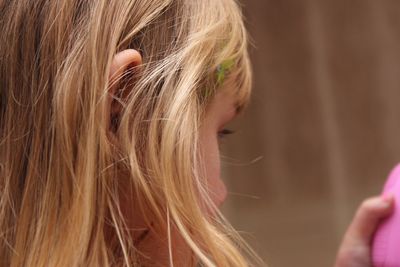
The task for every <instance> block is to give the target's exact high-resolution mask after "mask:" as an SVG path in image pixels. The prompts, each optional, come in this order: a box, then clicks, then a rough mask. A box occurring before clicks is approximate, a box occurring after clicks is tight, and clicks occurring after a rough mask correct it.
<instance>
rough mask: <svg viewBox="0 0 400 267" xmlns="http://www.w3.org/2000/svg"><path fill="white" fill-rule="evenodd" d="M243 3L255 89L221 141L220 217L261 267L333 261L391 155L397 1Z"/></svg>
mask: <svg viewBox="0 0 400 267" xmlns="http://www.w3.org/2000/svg"><path fill="white" fill-rule="evenodd" d="M242 3H243V5H244V10H245V15H246V18H247V23H248V28H249V31H250V33H251V36H252V38H253V40H254V46H255V47H254V48H253V49H252V58H253V63H254V72H255V86H254V93H253V99H252V104H251V106H250V107H249V109H248V110H247V112H246V113H245V114H244V116H242V117H241V118H240V119H239V121H237V122H236V123H234V124H233V125H232V126H231V128H233V129H234V130H236V131H237V133H236V134H235V135H234V136H232V137H229V139H228V141H227V142H226V143H225V144H224V145H223V146H224V148H223V151H224V153H223V155H224V156H223V161H224V164H223V168H224V169H223V170H224V176H225V177H226V182H227V183H228V187H229V190H230V192H231V193H230V196H229V200H228V201H227V203H226V205H225V207H224V209H225V213H226V214H227V215H228V217H229V219H230V220H231V221H232V223H233V225H234V226H235V227H236V228H237V229H238V230H240V231H243V232H244V236H245V237H246V238H247V239H248V240H249V241H250V243H251V244H252V245H253V246H254V247H255V248H256V250H257V251H258V252H259V253H260V255H261V256H262V257H263V258H264V259H265V260H266V261H267V263H269V265H270V266H272V267H275V266H276V267H323V266H332V265H333V262H334V258H335V254H336V250H337V247H338V244H339V242H340V239H341V237H342V235H343V233H344V231H345V229H346V227H347V225H348V223H349V222H350V220H351V217H352V215H353V213H354V211H355V209H356V207H357V206H358V205H359V203H360V202H361V201H362V200H363V199H364V198H366V197H368V196H371V195H375V194H378V193H379V192H380V190H381V187H382V184H383V182H384V180H385V178H386V175H387V174H388V172H389V170H390V169H391V168H392V167H393V166H394V165H395V164H396V163H397V162H400V1H398V0H352V1H346V0H340V1H336V0H330V1H328V0H326V1H322V0H314V1H312V0H301V1H299V0H292V1H289V0H242ZM260 157H262V158H260Z"/></svg>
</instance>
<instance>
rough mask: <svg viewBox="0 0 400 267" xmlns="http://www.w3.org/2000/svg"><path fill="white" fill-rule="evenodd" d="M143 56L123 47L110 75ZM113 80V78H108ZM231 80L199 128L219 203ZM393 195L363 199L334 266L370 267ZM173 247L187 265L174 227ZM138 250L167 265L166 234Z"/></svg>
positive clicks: (114, 108) (133, 219) (139, 222)
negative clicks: (221, 150) (375, 237)
mask: <svg viewBox="0 0 400 267" xmlns="http://www.w3.org/2000/svg"><path fill="white" fill-rule="evenodd" d="M141 63H142V58H141V56H140V54H139V53H138V52H137V51H136V50H133V49H129V50H124V51H121V52H119V53H118V54H116V55H115V57H114V60H113V62H112V66H111V69H110V77H111V78H113V77H117V76H118V75H120V74H121V73H122V72H123V71H124V70H125V69H126V68H127V66H140V65H141ZM111 80H112V79H111ZM230 86H231V85H230V82H229V81H226V82H225V84H224V86H223V88H221V89H220V91H219V92H218V93H217V94H216V95H215V97H214V99H213V100H212V101H211V103H210V104H209V106H208V107H207V109H206V114H205V118H204V122H203V124H202V125H201V128H200V143H201V148H202V149H201V151H200V152H201V154H202V155H203V157H202V160H203V162H201V165H202V166H203V168H202V169H203V171H204V174H205V175H204V176H205V177H207V181H206V182H207V185H208V187H209V192H210V197H211V199H212V201H213V202H214V203H215V204H216V205H217V206H220V205H221V204H222V203H223V201H224V200H225V198H226V195H227V191H226V187H225V185H224V183H223V182H222V180H221V177H220V175H221V173H220V155H219V145H218V143H219V137H221V131H222V130H223V129H224V126H225V125H226V124H227V123H228V122H229V121H231V120H233V119H234V117H235V116H236V110H237V109H236V99H235V96H234V95H233V94H232V93H231V91H232V90H228V89H229V87H230ZM117 90H118V84H115V85H113V86H112V87H111V88H110V93H111V94H117ZM109 103H110V105H109V111H110V116H111V114H116V113H118V112H119V107H118V105H116V104H115V103H113V101H112V99H110V101H109ZM121 202H122V203H131V204H130V205H128V206H126V207H122V212H123V213H124V214H126V218H127V221H128V225H130V226H132V228H134V229H143V228H145V223H144V221H143V218H141V216H140V214H132V210H135V208H134V204H132V203H135V201H134V200H133V199H132V196H129V194H125V197H124V198H123V199H121ZM393 202H394V200H393V197H391V196H386V197H373V198H369V199H367V200H365V201H364V202H363V203H362V205H361V206H360V207H359V209H358V210H357V212H356V214H355V216H354V218H353V221H352V222H351V224H350V226H349V228H348V230H347V232H346V234H345V236H344V238H343V241H342V244H341V246H340V248H339V252H338V255H337V260H336V263H335V264H334V267H372V265H371V259H370V252H371V251H370V249H371V247H370V244H371V238H372V236H373V233H374V232H375V230H376V227H377V225H378V224H379V221H380V220H381V219H383V218H385V217H387V216H388V215H390V213H391V212H392V210H393V205H394V203H393ZM143 231H144V230H138V231H136V232H133V233H132V235H133V238H134V239H137V238H138V237H139V236H140V235H141V234H143ZM171 238H172V244H173V245H172V246H173V248H179V249H174V251H173V258H174V265H175V266H189V265H190V264H189V262H191V261H192V260H193V259H192V258H191V256H190V255H191V254H190V250H189V248H188V247H187V245H186V244H185V242H184V241H183V239H182V238H180V235H179V234H178V232H177V230H176V229H172V237H171ZM140 250H141V251H142V252H143V253H144V254H146V255H147V256H149V257H148V258H146V257H145V258H144V261H145V262H146V263H145V265H146V266H168V265H169V263H170V261H169V253H168V243H167V238H166V235H164V237H162V236H159V235H155V234H154V233H151V232H150V233H148V234H147V236H146V238H145V239H144V240H143V242H141V244H140Z"/></svg>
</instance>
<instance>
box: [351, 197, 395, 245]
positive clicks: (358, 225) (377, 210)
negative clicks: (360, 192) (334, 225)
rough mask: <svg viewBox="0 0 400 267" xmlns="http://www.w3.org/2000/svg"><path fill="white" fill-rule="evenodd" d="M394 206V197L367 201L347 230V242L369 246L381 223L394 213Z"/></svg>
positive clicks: (375, 198)
mask: <svg viewBox="0 0 400 267" xmlns="http://www.w3.org/2000/svg"><path fill="white" fill-rule="evenodd" d="M393 206H394V197H393V196H392V195H388V196H382V197H373V198H369V199H367V200H365V201H364V202H363V203H362V204H361V206H360V208H359V209H358V211H357V212H356V215H355V216H354V219H353V221H352V223H351V224H350V226H349V228H348V230H347V233H346V236H345V241H348V242H357V243H359V242H361V243H364V244H369V243H370V241H371V238H372V235H373V233H374V232H375V230H376V228H377V226H378V224H379V222H380V221H381V220H382V219H383V218H385V217H387V216H388V215H389V214H390V213H391V212H392V211H393Z"/></svg>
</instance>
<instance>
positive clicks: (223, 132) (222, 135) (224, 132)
mask: <svg viewBox="0 0 400 267" xmlns="http://www.w3.org/2000/svg"><path fill="white" fill-rule="evenodd" d="M234 133H235V131H232V130H230V129H222V130H221V131H219V132H218V138H219V139H222V138H225V137H226V136H228V135H232V134H234Z"/></svg>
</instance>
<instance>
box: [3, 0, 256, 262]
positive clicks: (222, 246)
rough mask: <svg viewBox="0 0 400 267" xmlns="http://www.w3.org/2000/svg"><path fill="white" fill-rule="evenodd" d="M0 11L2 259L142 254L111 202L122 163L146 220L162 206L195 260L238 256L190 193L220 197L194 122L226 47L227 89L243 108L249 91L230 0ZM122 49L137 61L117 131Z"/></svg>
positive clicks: (229, 235) (232, 240) (73, 0)
mask: <svg viewBox="0 0 400 267" xmlns="http://www.w3.org/2000/svg"><path fill="white" fill-rule="evenodd" d="M0 15H1V18H0V26H1V27H0V28H1V29H2V35H1V37H0V38H1V41H0V59H1V62H0V90H1V91H0V127H1V130H0V138H1V139H0V163H1V165H0V197H1V198H0V238H1V242H0V265H1V266H14V267H16V266H113V265H116V264H117V262H119V263H118V264H121V265H124V266H140V261H139V260H137V259H138V257H137V253H140V252H138V251H136V250H137V248H135V246H134V243H133V241H132V240H131V239H132V238H131V237H130V235H129V231H128V230H127V227H126V225H125V223H124V218H123V214H122V213H121V208H120V203H119V196H118V194H119V190H118V184H119V180H120V178H119V177H120V176H121V174H122V173H123V174H124V175H125V176H126V177H128V179H129V181H130V183H131V184H132V187H133V188H134V194H136V195H138V196H140V197H139V198H138V199H140V203H139V207H140V209H141V210H142V211H143V210H150V211H151V213H152V216H153V217H154V218H157V220H156V222H155V223H154V226H149V227H153V228H155V229H156V228H157V227H161V228H162V227H166V224H167V223H166V221H167V217H168V219H169V220H168V225H169V224H173V225H174V226H175V227H176V228H177V229H178V231H179V233H180V234H181V235H182V237H183V238H184V240H185V242H186V243H187V245H188V246H190V248H191V250H192V252H193V254H194V255H195V256H196V258H197V259H198V260H199V261H200V263H201V264H202V265H204V266H248V265H249V264H250V263H249V258H251V257H253V256H251V257H247V256H243V255H247V253H246V252H244V251H247V249H246V245H243V244H244V243H243V241H242V240H241V239H240V237H239V236H238V235H237V234H236V233H235V232H234V231H233V230H232V229H231V228H230V226H229V224H228V223H227V222H226V221H225V220H224V219H223V217H222V215H220V214H219V213H217V214H219V215H218V216H217V217H218V218H217V219H216V218H212V219H211V218H209V216H207V215H206V214H205V212H204V209H202V207H201V205H202V204H201V203H199V202H200V201H199V198H198V197H197V196H198V195H199V194H198V192H200V194H201V195H202V198H203V199H206V200H208V201H207V205H208V206H209V207H210V208H212V209H216V208H215V207H214V206H213V204H212V203H211V201H210V200H209V197H208V192H207V189H206V187H205V185H204V177H200V171H199V166H198V162H199V160H200V159H199V151H198V129H199V126H200V124H201V121H202V116H203V114H204V110H205V108H206V106H207V103H208V102H209V100H210V98H211V97H212V95H213V94H212V93H211V94H209V93H205V92H206V91H207V92H209V91H210V90H211V92H214V91H215V90H218V87H217V85H216V83H215V78H216V77H215V76H216V75H215V70H216V69H217V67H218V65H219V64H221V62H223V61H224V60H226V59H229V58H234V59H235V67H234V69H233V70H232V72H231V73H230V75H231V76H232V77H234V80H235V82H236V85H237V86H235V88H232V89H231V90H235V92H236V93H237V95H238V99H240V100H241V102H240V106H243V105H245V103H246V102H247V100H248V97H249V91H250V87H251V71H250V65H249V61H248V55H247V37H246V31H245V28H244V26H243V22H242V15H241V12H240V9H239V7H238V5H237V3H235V2H234V1H233V0H218V1H216V0H201V1H189V0H151V1H149V0H129V1H128V0H127V1H125V0H124V1H108V0H96V1H82V0H70V1H51V0H35V1H23V0H21V1H1V2H0ZM128 48H134V49H137V50H139V51H140V52H141V54H142V57H143V65H142V66H140V70H137V69H130V72H135V75H134V76H135V79H134V81H132V80H131V81H128V82H126V83H125V84H126V87H128V86H129V87H130V88H132V90H130V93H129V94H128V95H127V96H126V97H124V99H120V101H121V104H122V105H123V107H124V109H123V113H122V115H121V117H120V118H119V121H118V129H117V131H116V136H117V140H118V143H114V142H112V141H110V136H109V115H108V111H107V96H108V92H109V90H108V86H109V83H110V81H109V77H108V73H109V69H110V65H111V62H112V59H113V56H114V55H115V54H116V53H117V52H118V51H121V50H124V49H128ZM124 75H127V74H126V73H125V74H124ZM123 78H124V77H121V79H123ZM107 218H110V220H111V222H107ZM106 224H110V225H111V226H110V227H111V228H112V229H113V231H114V232H115V235H116V236H117V237H118V238H117V242H113V243H112V242H109V240H107V237H106V236H105V231H104V229H105V227H106ZM170 249H171V250H173V249H174V248H173V247H172V248H170ZM115 251H120V252H121V253H120V256H121V259H122V263H121V262H120V261H121V259H118V258H117V256H115V253H114V252H115ZM250 253H251V252H250Z"/></svg>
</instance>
